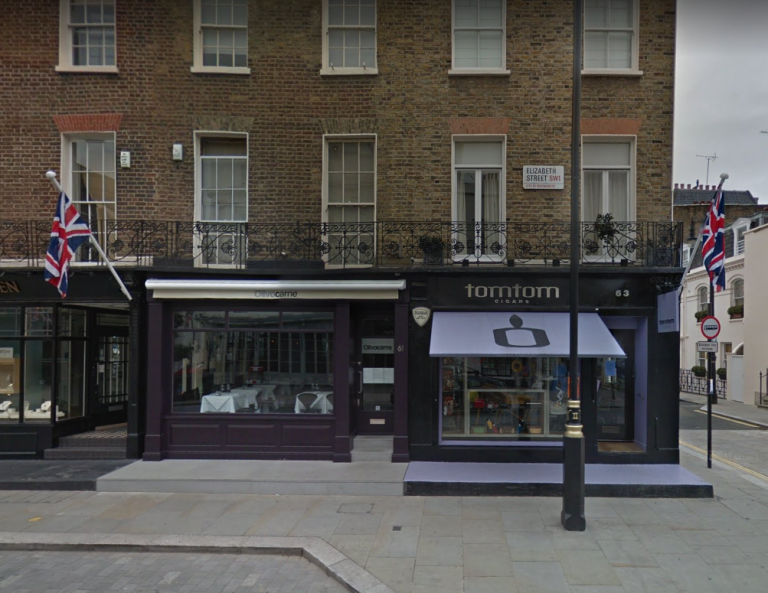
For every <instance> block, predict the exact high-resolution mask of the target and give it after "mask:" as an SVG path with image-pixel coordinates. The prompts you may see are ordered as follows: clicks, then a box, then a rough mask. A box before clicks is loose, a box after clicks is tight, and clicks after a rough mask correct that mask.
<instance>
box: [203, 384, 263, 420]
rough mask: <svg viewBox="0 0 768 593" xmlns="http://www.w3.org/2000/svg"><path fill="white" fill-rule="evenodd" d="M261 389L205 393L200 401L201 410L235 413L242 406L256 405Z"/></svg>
mask: <svg viewBox="0 0 768 593" xmlns="http://www.w3.org/2000/svg"><path fill="white" fill-rule="evenodd" d="M258 393H259V389H249V388H244V389H235V390H232V391H230V392H227V393H211V394H209V395H204V396H203V399H202V401H201V402H200V411H201V412H221V413H229V414H234V413H235V412H236V411H237V410H238V409H240V408H247V407H248V406H251V405H253V406H255V405H256V396H257V395H258Z"/></svg>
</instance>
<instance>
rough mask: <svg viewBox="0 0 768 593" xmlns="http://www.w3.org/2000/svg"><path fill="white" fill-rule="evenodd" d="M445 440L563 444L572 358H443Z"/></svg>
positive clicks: (443, 421) (443, 432)
mask: <svg viewBox="0 0 768 593" xmlns="http://www.w3.org/2000/svg"><path fill="white" fill-rule="evenodd" d="M441 376H442V404H441V405H442V414H441V416H442V441H457V440H458V441H463V440H472V441H477V440H480V441H495V440H523V441H535V440H547V439H553V440H554V439H557V440H560V439H561V438H562V435H563V433H564V431H565V417H566V408H567V391H568V389H567V387H568V360H567V359H566V358H562V357H530V358H522V357H521V358H503V357H493V358H482V357H460V358H458V357H457V358H443V359H442V374H441Z"/></svg>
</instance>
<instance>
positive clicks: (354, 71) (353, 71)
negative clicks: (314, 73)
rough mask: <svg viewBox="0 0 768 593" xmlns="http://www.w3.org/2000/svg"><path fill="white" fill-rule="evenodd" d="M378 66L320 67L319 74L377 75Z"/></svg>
mask: <svg viewBox="0 0 768 593" xmlns="http://www.w3.org/2000/svg"><path fill="white" fill-rule="evenodd" d="M378 74H379V69H378V68H322V69H321V70H320V76H378Z"/></svg>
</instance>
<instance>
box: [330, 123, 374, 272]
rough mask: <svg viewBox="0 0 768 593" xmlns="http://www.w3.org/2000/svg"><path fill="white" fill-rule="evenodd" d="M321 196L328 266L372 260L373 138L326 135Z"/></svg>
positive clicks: (356, 263) (358, 263) (363, 263)
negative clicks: (323, 208)
mask: <svg viewBox="0 0 768 593" xmlns="http://www.w3.org/2000/svg"><path fill="white" fill-rule="evenodd" d="M325 149H326V154H325V159H324V162H325V180H326V181H325V183H326V185H325V192H324V193H325V197H326V207H327V215H326V220H327V222H328V223H329V225H328V232H329V234H328V241H329V243H330V252H329V253H328V254H327V259H326V261H327V263H328V264H329V265H347V266H348V265H368V264H371V263H373V261H372V257H373V247H374V236H375V233H374V227H375V225H374V221H375V220H376V140H375V138H362V139H361V138H354V137H350V138H343V137H339V138H327V139H326V142H325Z"/></svg>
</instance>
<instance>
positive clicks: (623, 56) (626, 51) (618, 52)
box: [608, 33, 632, 68]
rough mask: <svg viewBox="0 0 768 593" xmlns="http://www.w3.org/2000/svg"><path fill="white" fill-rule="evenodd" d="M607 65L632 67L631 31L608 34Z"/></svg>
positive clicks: (610, 66) (611, 66)
mask: <svg viewBox="0 0 768 593" xmlns="http://www.w3.org/2000/svg"><path fill="white" fill-rule="evenodd" d="M608 67H609V68H631V67H632V34H631V33H611V34H610V35H609V36H608Z"/></svg>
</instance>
